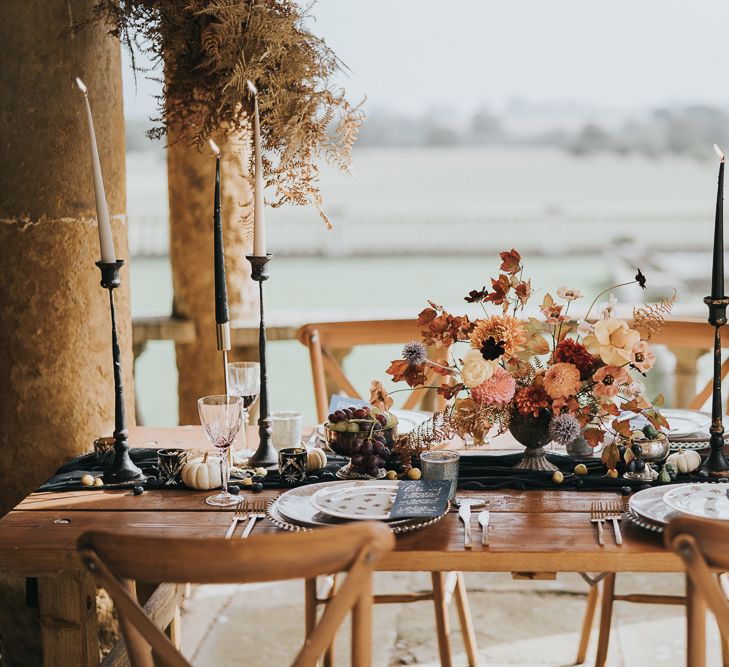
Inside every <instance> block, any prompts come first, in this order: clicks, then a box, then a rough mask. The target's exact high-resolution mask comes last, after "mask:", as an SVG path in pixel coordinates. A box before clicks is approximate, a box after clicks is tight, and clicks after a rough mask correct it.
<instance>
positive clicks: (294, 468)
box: [278, 447, 308, 486]
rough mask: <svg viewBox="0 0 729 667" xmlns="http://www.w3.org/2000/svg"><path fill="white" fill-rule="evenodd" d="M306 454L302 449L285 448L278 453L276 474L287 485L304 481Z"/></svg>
mask: <svg viewBox="0 0 729 667" xmlns="http://www.w3.org/2000/svg"><path fill="white" fill-rule="evenodd" d="M307 456H308V453H307V451H306V449H304V448H303V447H286V448H284V449H280V450H279V452H278V474H279V476H280V477H281V481H282V482H283V483H284V484H287V485H292V486H293V485H294V484H301V482H304V481H306V459H307Z"/></svg>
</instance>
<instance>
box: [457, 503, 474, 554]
mask: <svg viewBox="0 0 729 667" xmlns="http://www.w3.org/2000/svg"><path fill="white" fill-rule="evenodd" d="M458 516H459V517H461V520H462V521H463V548H464V549H470V548H472V547H473V541H472V539H471V505H470V504H469V503H461V506H460V507H459V508H458Z"/></svg>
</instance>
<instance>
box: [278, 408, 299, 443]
mask: <svg viewBox="0 0 729 667" xmlns="http://www.w3.org/2000/svg"><path fill="white" fill-rule="evenodd" d="M271 442H272V443H273V446H274V447H275V448H276V449H277V450H281V449H288V448H290V447H301V413H300V412H274V413H273V414H272V415H271Z"/></svg>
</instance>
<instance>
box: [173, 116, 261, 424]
mask: <svg viewBox="0 0 729 667" xmlns="http://www.w3.org/2000/svg"><path fill="white" fill-rule="evenodd" d="M214 138H215V141H216V142H217V144H218V146H219V147H220V149H221V151H222V160H221V181H222V190H221V213H222V219H223V235H224V239H223V243H224V245H225V268H226V273H227V285H228V302H229V307H230V319H231V322H232V321H234V320H235V319H237V318H243V317H252V316H254V315H255V313H256V309H257V299H256V296H255V287H256V284H255V283H254V282H253V281H252V280H250V264H249V263H248V260H246V258H245V257H246V254H248V253H249V252H250V251H251V247H252V239H249V238H248V235H247V234H246V232H245V229H246V225H245V221H246V220H247V219H248V217H249V215H250V212H251V211H250V208H251V203H252V195H251V189H250V185H249V182H248V156H249V146H248V142H247V141H246V139H245V137H242V136H236V137H231V138H228V139H227V140H225V139H224V137H223V135H222V133H221V136H220V137H218V136H216V137H214ZM169 141H170V147H169V148H168V151H167V174H168V183H169V197H170V259H171V262H172V279H173V284H174V293H175V297H174V304H173V312H174V314H175V316H177V317H186V318H188V319H190V320H192V321H193V322H194V324H195V330H196V334H197V336H196V341H195V342H194V343H186V344H178V345H176V353H177V370H178V373H179V380H178V396H179V412H180V424H197V423H199V417H198V412H197V399H198V398H199V397H201V396H205V395H207V394H215V393H223V392H224V391H225V379H224V375H223V360H222V354H221V353H220V352H218V351H217V347H216V339H215V302H214V295H215V288H214V284H213V191H214V179H215V158H214V156H213V154H212V152H211V151H210V150H209V149H207V146H205V147H204V148H203V149H202V151H199V150H198V149H197V148H196V147H194V146H192V145H190V141H189V138H188V137H185V135H184V134H181V132H180V130H178V129H176V128H170V136H169Z"/></svg>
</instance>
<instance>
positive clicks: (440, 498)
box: [390, 479, 451, 519]
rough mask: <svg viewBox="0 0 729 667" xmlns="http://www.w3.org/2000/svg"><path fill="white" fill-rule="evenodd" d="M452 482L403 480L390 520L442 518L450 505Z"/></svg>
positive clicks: (399, 486) (399, 485)
mask: <svg viewBox="0 0 729 667" xmlns="http://www.w3.org/2000/svg"><path fill="white" fill-rule="evenodd" d="M450 490H451V483H450V480H447V479H429V480H418V481H416V480H403V481H402V482H400V483H399V484H398V485H397V495H396V496H395V502H394V503H393V505H392V510H390V519H413V518H434V517H438V516H441V515H442V514H443V513H444V512H445V511H446V507H447V504H448V494H449V492H450Z"/></svg>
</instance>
